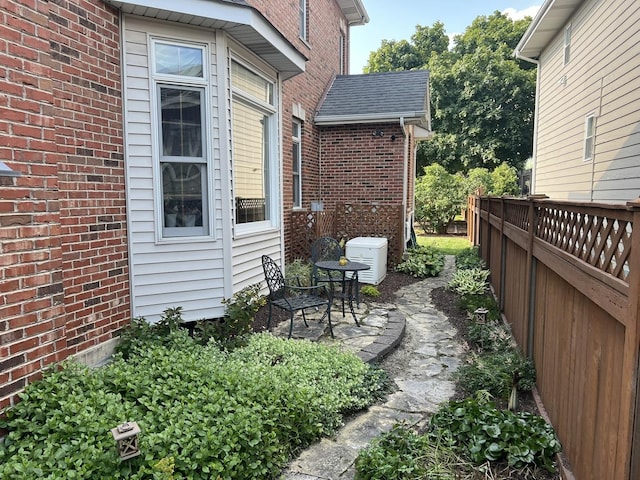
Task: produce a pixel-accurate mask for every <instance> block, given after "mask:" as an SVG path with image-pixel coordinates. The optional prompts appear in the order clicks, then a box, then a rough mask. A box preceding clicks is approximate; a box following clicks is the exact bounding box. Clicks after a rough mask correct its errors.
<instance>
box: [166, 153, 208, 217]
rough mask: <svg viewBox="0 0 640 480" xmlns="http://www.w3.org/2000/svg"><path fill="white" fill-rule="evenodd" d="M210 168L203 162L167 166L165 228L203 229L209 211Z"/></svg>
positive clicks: (169, 164)
mask: <svg viewBox="0 0 640 480" xmlns="http://www.w3.org/2000/svg"><path fill="white" fill-rule="evenodd" d="M206 178H207V166H206V165H205V164H201V163H173V162H172V163H163V164H162V200H163V208H164V215H163V219H164V220H163V221H164V227H165V228H167V227H202V226H203V225H204V218H205V215H206V209H205V208H204V206H205V205H206V202H205V193H206Z"/></svg>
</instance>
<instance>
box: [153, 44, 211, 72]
mask: <svg viewBox="0 0 640 480" xmlns="http://www.w3.org/2000/svg"><path fill="white" fill-rule="evenodd" d="M155 47H156V48H155V54H156V73H164V74H168V75H182V76H186V77H199V78H202V77H203V75H204V68H203V59H202V49H200V48H192V47H185V46H183V45H167V44H164V43H156V45H155Z"/></svg>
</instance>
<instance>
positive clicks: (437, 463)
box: [355, 425, 459, 480]
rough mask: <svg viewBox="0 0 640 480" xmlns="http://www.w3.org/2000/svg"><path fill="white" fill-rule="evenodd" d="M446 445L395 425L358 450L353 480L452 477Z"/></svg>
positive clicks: (452, 461)
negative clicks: (432, 441) (436, 444)
mask: <svg viewBox="0 0 640 480" xmlns="http://www.w3.org/2000/svg"><path fill="white" fill-rule="evenodd" d="M453 457H454V455H453V453H452V452H451V450H450V449H449V448H446V447H437V446H434V445H433V444H432V443H431V442H430V440H429V438H427V437H426V436H424V435H419V434H417V433H416V432H415V431H414V430H412V429H411V428H409V427H407V426H405V425H395V426H394V427H393V428H392V429H391V431H389V432H387V433H383V434H382V435H381V436H380V437H378V438H376V439H374V440H373V441H372V442H371V444H370V445H369V446H368V447H366V448H365V449H363V450H361V451H360V453H359V454H358V457H357V458H356V463H355V467H356V475H355V479H356V480H408V479H438V480H454V479H456V478H457V477H456V470H455V469H454V467H459V465H457V464H458V462H457V461H456V460H455V459H454V458H453Z"/></svg>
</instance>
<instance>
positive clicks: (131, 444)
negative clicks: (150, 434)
mask: <svg viewBox="0 0 640 480" xmlns="http://www.w3.org/2000/svg"><path fill="white" fill-rule="evenodd" d="M139 433H140V427H138V424H137V423H136V422H124V423H122V424H120V425H118V426H117V427H116V428H112V429H111V435H113V438H114V439H115V441H116V443H117V444H118V454H119V455H120V460H128V459H130V458H133V457H137V456H138V455H140V449H139V448H138V434H139Z"/></svg>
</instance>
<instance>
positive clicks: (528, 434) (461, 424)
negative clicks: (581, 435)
mask: <svg viewBox="0 0 640 480" xmlns="http://www.w3.org/2000/svg"><path fill="white" fill-rule="evenodd" d="M429 426H430V430H429V436H430V437H431V439H432V440H433V441H435V442H441V443H443V444H444V445H447V446H450V447H451V448H453V449H454V450H455V451H456V452H458V453H459V454H460V455H462V456H466V457H468V458H469V459H470V460H471V461H473V462H475V463H477V464H482V463H485V462H487V461H489V462H496V461H501V460H506V461H507V463H508V464H509V466H511V467H515V468H522V467H525V466H530V465H537V466H540V467H543V468H545V469H547V470H548V471H554V467H553V460H554V456H555V454H556V453H558V452H559V451H560V449H561V446H560V442H559V441H558V438H557V437H556V435H555V432H554V431H553V428H552V427H551V425H549V424H547V423H546V422H545V421H544V419H543V418H542V417H540V416H537V415H533V414H531V413H528V412H517V413H513V412H510V411H508V410H498V409H496V408H495V406H494V404H493V403H492V402H490V401H489V400H488V399H487V398H486V395H483V394H480V395H477V396H476V397H473V398H467V399H465V400H461V401H452V402H448V403H446V404H444V405H443V406H442V407H441V408H440V409H439V410H438V411H437V412H436V413H435V414H434V415H433V416H432V417H431V419H430V422H429Z"/></svg>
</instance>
